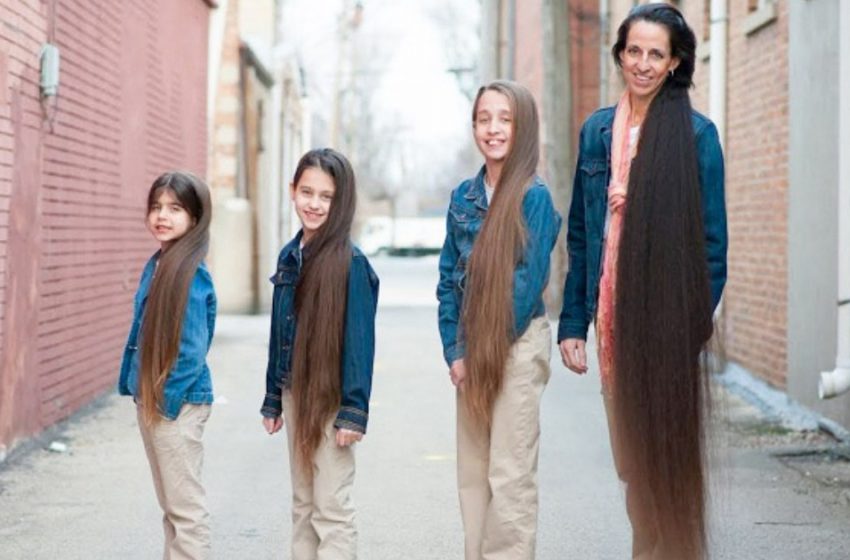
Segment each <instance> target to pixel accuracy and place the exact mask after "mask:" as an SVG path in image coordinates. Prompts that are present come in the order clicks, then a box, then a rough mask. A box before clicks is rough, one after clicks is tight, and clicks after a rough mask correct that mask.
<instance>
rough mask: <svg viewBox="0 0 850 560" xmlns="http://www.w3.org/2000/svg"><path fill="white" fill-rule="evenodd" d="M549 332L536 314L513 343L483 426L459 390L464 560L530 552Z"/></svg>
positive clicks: (517, 557)
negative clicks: (471, 414)
mask: <svg viewBox="0 0 850 560" xmlns="http://www.w3.org/2000/svg"><path fill="white" fill-rule="evenodd" d="M551 353H552V335H551V333H550V329H549V321H548V320H547V319H546V318H545V317H538V318H537V319H534V320H533V321H532V322H531V325H530V326H529V327H528V329H527V330H526V332H525V333H524V334H523V335H522V337H520V338H519V340H517V341H516V342H515V343H514V345H513V347H512V348H511V353H510V357H509V358H508V362H507V365H506V367H505V379H504V384H503V386H502V391H501V393H500V394H499V396H498V397H497V398H496V402H495V404H494V406H493V420H492V426H491V428H490V432H489V433H487V432H486V431H485V430H483V429H482V428H481V427H480V426H479V425H476V424H475V423H474V421H473V420H472V419H471V418H470V417H469V416H468V414H467V411H466V407H465V405H464V404H463V401H462V400H461V395H460V393H458V400H457V478H458V494H459V496H460V509H461V516H462V518H463V529H464V536H465V558H466V560H496V559H504V560H526V559H532V558H534V550H535V545H536V541H537V458H538V450H539V442H540V399H541V397H542V396H543V390H544V389H545V388H546V383H547V382H548V381H549V376H550V373H551V370H550V368H549V359H550V357H551Z"/></svg>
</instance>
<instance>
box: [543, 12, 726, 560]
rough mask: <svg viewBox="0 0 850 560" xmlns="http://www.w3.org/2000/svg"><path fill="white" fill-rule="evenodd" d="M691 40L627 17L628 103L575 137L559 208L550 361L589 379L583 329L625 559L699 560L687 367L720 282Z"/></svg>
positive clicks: (621, 58) (696, 407) (699, 397)
mask: <svg viewBox="0 0 850 560" xmlns="http://www.w3.org/2000/svg"><path fill="white" fill-rule="evenodd" d="M695 50H696V40H695V37H694V33H693V31H692V30H691V29H690V27H688V25H687V23H686V22H685V20H684V18H683V17H682V15H681V13H680V12H679V11H678V10H677V9H676V8H674V7H672V6H670V5H669V4H663V3H657V4H647V5H642V6H638V7H636V8H634V9H633V10H632V11H631V12H630V13H629V15H628V17H627V18H626V19H625V21H623V23H622V24H621V25H620V28H619V30H618V32H617V42H616V44H615V45H614V48H613V56H614V60H615V62H616V64H617V65H618V67H619V68H620V70H621V72H622V76H623V80H624V82H625V85H626V90H625V92H624V93H623V95H622V97H621V98H620V101H619V103H618V104H617V106H616V109H615V108H606V109H600V110H599V111H597V112H595V113H594V114H593V115H591V116H590V117H589V118H588V120H587V122H585V124H584V127H583V128H582V132H581V138H580V141H579V158H578V166H577V168H576V177H575V183H574V187H573V200H572V205H571V207H570V216H569V224H568V234H567V244H568V246H569V254H570V270H569V274H568V275H567V280H566V285H565V288H564V307H563V310H562V312H561V320H560V324H559V328H558V340H559V341H560V350H561V356H562V358H563V360H564V363H565V364H566V365H567V367H569V368H570V369H572V370H573V371H575V372H577V373H584V372H585V371H587V356H586V352H585V339H586V336H587V329H588V325H589V323H590V321H591V319H593V318H594V317H595V321H596V334H597V343H598V352H599V365H600V371H601V374H602V387H603V396H604V402H605V408H606V411H607V412H608V422H609V431H610V435H611V445H612V448H613V452H614V462H615V464H616V467H617V472H618V474H619V476H620V478H621V479H622V480H623V481H624V482H625V483H626V507H627V510H628V514H629V519H630V521H631V524H632V531H633V541H632V556H633V557H634V558H641V559H656V560H683V559H687V560H694V559H699V558H702V557H704V556H705V551H706V540H707V539H706V529H705V525H706V523H705V517H706V515H705V504H706V499H705V466H704V455H705V453H704V429H705V419H704V409H705V402H704V401H705V399H706V396H707V395H706V390H705V389H706V383H707V376H706V375H705V373H704V372H703V368H701V367H700V360H699V356H700V353H701V351H702V350H703V348H704V346H705V345H706V343H707V341H708V339H709V337H710V336H711V332H712V311H713V310H714V308H715V307H716V306H717V304H718V302H719V301H720V295H721V293H722V291H723V286H724V284H725V282H726V247H727V234H726V210H725V203H724V196H723V156H722V154H721V150H720V142H719V140H718V136H717V129H716V128H715V126H714V124H712V122H711V121H709V120H708V119H707V118H705V117H704V116H702V115H700V114H699V113H696V112H695V111H693V110H692V109H691V103H690V98H689V95H688V89H689V88H690V87H691V86H692V78H693V73H694V58H695Z"/></svg>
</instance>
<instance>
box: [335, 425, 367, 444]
mask: <svg viewBox="0 0 850 560" xmlns="http://www.w3.org/2000/svg"><path fill="white" fill-rule="evenodd" d="M362 439H363V434H361V433H360V432H355V431H354V430H346V429H345V428H337V431H336V444H337V445H338V446H340V447H348V446H349V445H351V444H352V443H354V442H357V441H360V440H362Z"/></svg>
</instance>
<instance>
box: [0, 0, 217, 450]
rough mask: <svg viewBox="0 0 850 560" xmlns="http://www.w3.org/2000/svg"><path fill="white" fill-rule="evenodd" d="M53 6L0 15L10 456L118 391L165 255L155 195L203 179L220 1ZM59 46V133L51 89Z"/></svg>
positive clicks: (19, 7)
mask: <svg viewBox="0 0 850 560" xmlns="http://www.w3.org/2000/svg"><path fill="white" fill-rule="evenodd" d="M53 4H54V3H51V2H43V1H39V0H18V1H9V0H6V1H4V2H3V3H2V5H0V20H2V22H3V25H0V348H2V358H0V365H2V370H0V445H3V444H9V443H12V442H13V441H14V440H15V439H16V438H18V437H22V436H27V435H30V434H33V433H35V432H37V431H39V430H40V429H42V428H44V427H45V426H48V425H50V424H52V423H54V422H56V421H57V420H60V419H62V418H64V417H66V416H68V415H69V414H70V413H72V412H73V411H75V410H76V409H78V408H79V407H81V406H82V405H84V404H85V403H87V402H89V401H90V400H91V399H92V398H94V397H95V396H97V395H98V394H100V393H102V392H103V391H104V390H107V389H109V388H110V387H113V386H114V384H115V381H116V377H117V373H118V368H119V360H120V356H121V351H122V348H123V345H124V341H125V337H126V334H127V329H128V326H129V322H130V319H131V313H132V307H131V303H132V295H133V293H134V291H135V288H136V283H137V281H138V275H139V272H140V270H141V267H142V265H143V264H144V261H145V260H146V258H147V257H148V256H149V255H150V254H151V253H152V252H153V250H155V249H156V246H155V244H154V243H153V242H152V240H151V239H150V237H149V235H148V234H147V233H146V231H145V229H144V223H143V219H144V200H145V196H146V193H147V187H148V185H149V184H150V182H151V180H152V179H153V178H154V177H155V176H156V175H158V174H159V173H160V172H162V171H163V170H165V169H167V168H174V167H179V168H185V169H189V170H192V171H195V172H197V173H199V174H204V173H205V171H206V61H207V58H206V54H207V26H208V15H209V9H210V8H209V6H208V5H207V3H205V2H202V1H201V0H196V1H181V2H169V1H168V0H153V1H150V0H136V1H126V2H111V1H108V0H85V1H84V0H57V1H56V2H55V12H53V11H52V8H51V6H52V5H53ZM51 38H52V41H53V42H54V43H55V44H57V45H58V46H59V49H60V52H61V81H60V86H59V97H58V100H57V102H56V103H55V104H51V106H50V107H49V108H48V114H49V115H53V119H52V124H51V123H50V122H48V119H45V118H44V113H43V111H44V110H43V108H42V104H41V103H40V101H39V89H38V74H39V51H40V49H41V45H42V43H43V42H44V41H46V40H50V39H51Z"/></svg>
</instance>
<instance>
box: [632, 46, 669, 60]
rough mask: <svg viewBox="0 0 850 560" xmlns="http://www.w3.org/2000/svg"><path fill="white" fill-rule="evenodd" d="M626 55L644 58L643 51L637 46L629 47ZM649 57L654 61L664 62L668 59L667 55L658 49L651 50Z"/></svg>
mask: <svg viewBox="0 0 850 560" xmlns="http://www.w3.org/2000/svg"><path fill="white" fill-rule="evenodd" d="M626 54H627V55H629V57H631V58H640V57H642V56H643V49H641V48H640V47H638V46H637V45H629V46H628V47H627V48H626ZM647 56H648V57H649V59H650V60H653V61H662V60H664V59H665V58H666V57H667V54H666V53H664V52H662V51H660V50H658V49H649V53H647Z"/></svg>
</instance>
